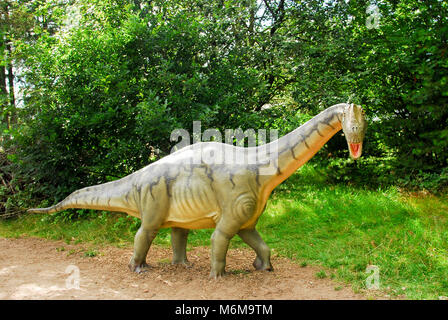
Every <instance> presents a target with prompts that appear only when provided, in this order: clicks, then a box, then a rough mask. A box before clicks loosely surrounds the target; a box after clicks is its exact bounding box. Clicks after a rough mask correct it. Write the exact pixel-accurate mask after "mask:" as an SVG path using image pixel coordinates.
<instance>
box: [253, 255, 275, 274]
mask: <svg viewBox="0 0 448 320" xmlns="http://www.w3.org/2000/svg"><path fill="white" fill-rule="evenodd" d="M253 266H254V267H255V269H256V270H261V271H274V268H273V267H272V265H271V263H270V262H269V261H268V262H267V263H264V262H263V261H261V259H260V258H258V257H257V258H255V261H254V263H253Z"/></svg>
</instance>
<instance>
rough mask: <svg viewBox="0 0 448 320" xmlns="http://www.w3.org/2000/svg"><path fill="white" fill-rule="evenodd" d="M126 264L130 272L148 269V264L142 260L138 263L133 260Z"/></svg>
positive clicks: (140, 271) (141, 271)
mask: <svg viewBox="0 0 448 320" xmlns="http://www.w3.org/2000/svg"><path fill="white" fill-rule="evenodd" d="M128 266H129V269H130V270H131V271H132V272H135V273H143V272H147V271H149V269H150V266H149V265H148V264H147V263H146V262H143V263H140V264H138V263H134V262H130V263H129V265H128Z"/></svg>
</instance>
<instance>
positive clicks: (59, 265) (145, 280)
mask: <svg viewBox="0 0 448 320" xmlns="http://www.w3.org/2000/svg"><path fill="white" fill-rule="evenodd" d="M89 250H91V249H89V247H88V245H86V244H78V245H73V244H69V245H68V244H66V243H64V242H62V241H49V240H43V239H35V238H21V239H3V238H0V299H176V300H181V299H287V300H289V299H364V296H362V295H360V294H354V293H353V292H352V290H351V289H350V288H347V287H341V286H340V284H337V283H335V282H334V281H332V280H330V279H328V278H326V279H317V278H316V277H315V274H316V272H318V271H319V269H316V268H313V267H300V266H299V265H298V264H296V263H294V262H292V261H290V260H288V259H285V258H279V257H276V256H275V255H274V257H273V258H272V263H273V266H274V268H275V271H274V272H260V271H255V270H254V268H253V267H252V265H251V264H252V261H253V259H254V258H255V254H254V253H253V252H252V251H250V250H248V249H231V250H229V253H228V256H227V267H226V270H227V271H228V272H229V274H228V275H226V276H225V277H224V278H222V279H219V280H217V281H214V280H209V279H208V274H209V268H210V249H209V248H207V247H203V248H194V249H192V250H191V251H189V252H188V257H189V260H190V262H192V263H193V265H192V266H191V267H189V268H187V267H185V266H173V265H171V264H170V263H169V261H170V259H171V251H170V250H169V249H165V248H161V247H152V248H151V249H150V253H149V258H148V262H149V264H150V265H152V270H151V271H149V272H146V273H143V274H134V273H131V272H130V271H129V269H128V268H127V263H128V261H129V259H130V257H131V255H132V248H116V247H110V246H104V247H102V248H99V249H98V250H97V252H98V254H97V255H96V256H94V257H88V256H86V252H87V253H89V252H90V251H89ZM69 266H75V267H72V268H73V269H70V267H69ZM67 267H69V269H67ZM74 268H79V289H76V288H71V287H70V286H75V285H76V282H75V280H74V279H75V277H76V271H74V270H75V269H74ZM66 271H67V273H66ZM67 284H68V286H67ZM336 287H337V289H338V290H335V288H336Z"/></svg>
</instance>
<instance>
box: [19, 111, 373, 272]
mask: <svg viewBox="0 0 448 320" xmlns="http://www.w3.org/2000/svg"><path fill="white" fill-rule="evenodd" d="M341 129H343V131H344V133H345V136H346V138H347V143H348V146H349V151H350V155H351V157H352V158H354V159H357V158H359V156H360V155H361V150H362V141H363V138H364V134H365V130H366V121H365V119H364V113H363V111H362V108H361V107H359V106H357V105H353V104H351V105H349V104H345V103H343V104H338V105H334V106H332V107H330V108H328V109H326V110H324V111H323V112H321V113H320V114H319V115H317V116H316V117H314V118H313V119H311V120H310V121H308V122H307V123H305V124H304V125H302V126H300V127H299V128H298V129H296V130H294V131H292V132H291V133H289V134H287V135H285V136H284V137H282V138H280V139H278V140H276V141H274V142H271V143H269V144H265V145H262V146H259V147H253V148H243V147H236V146H232V145H228V144H222V143H216V142H204V143H196V144H193V145H190V146H187V147H185V148H183V149H181V150H179V151H177V152H175V153H172V154H170V155H168V156H166V157H165V158H163V159H160V160H159V161H157V162H154V163H152V164H150V165H149V166H147V167H145V168H143V169H141V170H139V171H137V172H134V173H133V174H131V175H128V176H126V177H124V178H122V179H120V180H117V181H113V182H109V183H105V184H101V185H97V186H92V187H88V188H84V189H81V190H78V191H75V192H73V193H72V194H71V195H69V196H68V197H67V198H66V199H65V200H63V201H61V202H60V203H58V204H56V205H54V206H52V207H49V208H44V209H30V210H28V211H29V212H35V213H52V212H56V211H60V210H64V209H67V208H87V209H98V210H109V211H121V212H126V213H128V214H130V215H133V216H136V217H139V218H141V221H142V224H141V227H140V229H139V230H138V231H137V233H136V235H135V240H134V254H133V256H132V258H131V261H130V262H129V267H130V269H131V270H132V271H135V272H141V271H143V270H145V269H147V267H148V265H147V264H146V256H147V253H148V250H149V247H150V246H151V243H152V240H153V239H154V237H155V236H156V234H157V232H158V230H159V229H160V228H166V227H171V228H172V233H171V242H172V247H173V263H180V264H186V263H188V260H187V255H186V244H187V237H188V230H190V229H202V228H215V230H214V232H213V234H212V237H211V247H212V252H211V273H210V276H211V277H212V278H216V277H220V276H222V275H223V274H224V271H225V264H226V254H227V249H228V246H229V241H230V239H231V238H232V237H233V236H235V235H236V234H238V235H239V236H240V237H241V239H243V241H244V242H245V243H247V244H248V245H249V246H250V247H251V248H252V249H253V250H254V251H255V252H256V254H257V257H256V259H255V261H254V263H253V265H254V267H255V268H256V269H257V270H272V265H271V262H270V250H269V247H268V246H267V245H266V244H265V242H264V241H263V240H262V239H261V237H260V235H259V233H258V232H257V231H256V229H255V226H256V223H257V221H258V218H259V216H260V215H261V214H262V212H263V210H264V208H265V206H266V202H267V200H268V198H269V196H270V194H271V192H272V190H273V189H274V188H275V187H276V186H277V185H278V184H280V183H281V182H282V181H284V180H285V179H287V178H288V177H289V176H290V175H291V174H292V173H293V172H294V171H295V170H297V169H298V168H299V167H300V166H302V165H303V164H304V163H306V162H307V161H308V160H309V159H310V158H311V157H313V156H314V154H315V153H316V152H317V151H318V150H319V149H320V148H321V147H322V146H323V145H324V144H325V143H326V142H327V141H328V140H329V139H330V138H331V137H332V136H333V135H334V134H335V133H336V132H338V131H339V130H341Z"/></svg>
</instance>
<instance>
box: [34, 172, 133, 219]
mask: <svg viewBox="0 0 448 320" xmlns="http://www.w3.org/2000/svg"><path fill="white" fill-rule="evenodd" d="M122 180H123V179H121V180H117V181H113V182H108V183H104V184H99V185H96V186H92V187H87V188H83V189H80V190H77V191H75V192H73V193H72V194H70V195H69V196H68V197H67V198H65V199H64V200H62V201H61V202H59V203H57V204H55V205H54V206H51V207H48V208H33V209H28V210H27V212H29V213H54V212H58V211H62V210H65V209H69V208H77V209H93V210H107V211H121V212H126V213H129V214H132V213H135V212H137V210H136V209H135V207H136V206H135V203H134V201H133V199H132V196H131V194H132V192H131V191H132V190H131V189H130V188H129V187H127V184H126V183H123V181H122Z"/></svg>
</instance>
